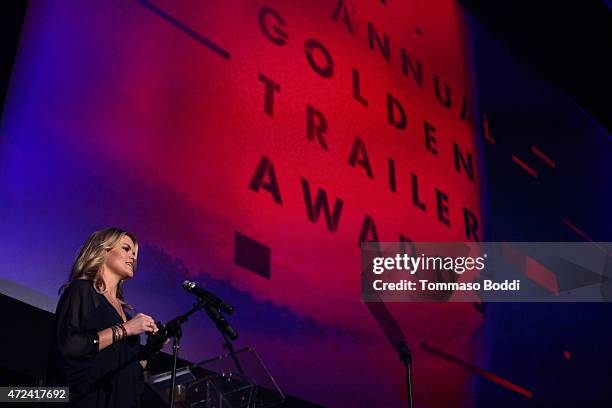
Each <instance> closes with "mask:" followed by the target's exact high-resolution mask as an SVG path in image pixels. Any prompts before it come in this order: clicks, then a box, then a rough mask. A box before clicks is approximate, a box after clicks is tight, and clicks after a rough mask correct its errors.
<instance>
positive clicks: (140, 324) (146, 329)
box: [123, 313, 159, 336]
mask: <svg viewBox="0 0 612 408" xmlns="http://www.w3.org/2000/svg"><path fill="white" fill-rule="evenodd" d="M123 327H125V330H126V331H127V335H128V336H136V335H138V334H140V333H153V334H155V333H157V330H159V329H158V328H157V325H156V324H155V321H154V320H153V318H152V317H151V316H147V315H146V314H144V313H138V314H137V315H136V316H134V317H132V318H131V319H130V320H128V321H127V322H125V323H124V324H123Z"/></svg>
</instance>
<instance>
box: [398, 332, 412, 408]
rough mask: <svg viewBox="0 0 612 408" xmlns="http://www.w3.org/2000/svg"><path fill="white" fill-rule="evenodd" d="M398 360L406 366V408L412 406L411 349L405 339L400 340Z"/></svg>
mask: <svg viewBox="0 0 612 408" xmlns="http://www.w3.org/2000/svg"><path fill="white" fill-rule="evenodd" d="M398 348H399V355H400V361H401V362H402V363H404V365H405V366H406V389H407V391H408V408H412V373H411V371H412V351H411V350H410V347H408V344H407V343H406V341H404V340H402V341H400V343H399V345H398Z"/></svg>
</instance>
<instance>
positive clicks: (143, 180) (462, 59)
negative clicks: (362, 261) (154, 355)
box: [0, 0, 612, 407]
mask: <svg viewBox="0 0 612 408" xmlns="http://www.w3.org/2000/svg"><path fill="white" fill-rule="evenodd" d="M463 3H464V4H463V5H464V6H465V7H466V8H467V9H468V10H469V13H466V11H465V10H464V9H463V8H462V6H460V5H458V4H457V3H456V2H454V1H450V0H436V1H409V2H399V1H393V0H388V1H323V0H321V1H311V2H284V1H265V2H264V1H239V2H234V3H231V4H229V3H228V2H223V1H208V2H198V1H183V2H172V1H164V0H159V1H155V2H149V1H146V0H140V1H113V2H95V1H86V2H79V3H78V4H74V2H65V1H56V2H30V3H29V5H28V7H27V10H26V8H25V7H22V8H20V9H19V8H18V10H16V15H15V17H12V18H10V20H11V21H13V22H15V21H23V27H21V30H19V27H18V26H19V24H17V26H16V27H15V28H14V29H13V30H12V32H13V33H15V32H17V33H19V32H20V33H21V35H20V37H19V34H17V35H16V36H14V38H11V37H6V38H7V43H8V44H7V45H8V46H9V47H5V49H6V50H8V51H7V53H8V54H9V55H6V56H5V60H6V61H7V62H10V64H8V66H7V69H6V72H7V73H8V72H11V76H10V81H8V74H7V75H6V78H7V80H6V81H5V82H6V84H7V85H8V91H7V94H6V99H5V103H4V111H3V116H2V125H1V126H2V127H1V133H0V138H1V139H0V166H1V167H0V197H1V198H2V206H1V207H0V229H1V230H0V231H1V232H2V234H1V236H2V238H1V240H2V242H1V244H0V257H1V259H2V262H1V263H0V270H1V281H0V282H1V283H2V285H1V286H2V290H3V292H5V293H7V294H8V295H10V296H12V297H16V298H18V299H21V300H24V301H26V302H27V303H30V304H33V305H34V306H37V307H39V308H42V309H45V310H49V311H52V310H54V307H55V303H56V301H57V289H58V287H59V286H60V285H61V284H62V283H63V282H64V281H65V279H66V278H67V275H68V270H69V267H70V264H71V261H72V259H73V257H74V256H75V255H76V251H77V250H78V247H79V245H80V243H82V241H83V240H84V239H85V238H86V237H87V236H88V235H89V234H90V233H91V232H92V231H93V230H96V229H100V228H103V227H106V226H108V225H119V226H122V227H124V228H126V229H128V230H130V231H132V232H133V233H134V234H135V235H136V236H137V237H138V238H139V240H140V241H141V247H140V251H139V264H138V271H137V273H136V277H135V278H134V280H133V281H132V282H129V283H128V284H127V285H126V287H127V289H126V292H127V296H128V301H129V302H130V303H131V304H133V305H134V306H135V307H136V310H137V311H142V312H145V313H148V314H151V315H153V316H155V317H156V318H157V319H159V320H162V321H165V320H169V319H170V318H172V317H174V316H175V315H178V314H179V313H181V312H183V311H184V310H186V309H187V308H188V307H189V306H190V305H191V303H192V302H193V299H192V298H191V297H190V296H189V295H188V294H186V293H185V292H184V291H183V290H182V289H181V288H180V283H181V282H182V281H183V280H184V279H186V278H188V279H192V280H195V281H197V282H198V283H200V284H202V285H203V286H205V287H206V288H207V289H209V290H211V291H214V292H215V293H217V294H219V295H220V296H221V297H223V298H224V299H227V300H228V301H229V302H230V303H232V304H233V305H234V307H235V308H236V310H237V312H236V314H235V315H234V316H232V318H231V321H232V324H233V326H234V327H235V328H236V329H237V330H238V331H239V332H240V338H239V340H238V341H237V344H236V345H237V346H238V347H240V346H244V345H250V346H253V347H255V349H256V350H258V352H259V354H260V355H261V357H262V358H263V360H264V361H265V363H266V364H267V366H268V368H269V370H270V372H271V373H272V375H273V376H274V377H275V378H276V380H277V382H278V383H279V385H280V387H281V388H282V389H283V390H284V391H286V392H288V393H290V394H292V395H296V396H298V397H300V398H303V399H306V400H310V401H313V402H316V403H319V404H322V405H325V406H402V404H405V399H406V393H405V388H404V387H405V382H404V372H403V366H402V365H401V363H399V361H398V356H397V353H396V351H395V350H394V347H393V345H392V344H391V343H390V342H389V341H388V339H387V338H386V337H385V334H384V333H383V330H381V327H380V325H379V324H378V323H377V321H376V320H375V318H374V317H373V315H372V314H371V313H370V310H373V309H371V308H368V307H367V305H365V304H363V303H362V302H361V301H360V298H359V289H360V280H359V243H360V242H363V241H409V240H413V241H473V240H489V241H582V240H587V241H591V240H593V241H609V240H610V239H609V237H610V225H612V224H611V223H610V221H611V219H610V218H611V216H610V211H609V208H610V207H611V204H612V202H611V201H612V199H611V198H612V197H611V195H612V193H611V192H610V189H609V181H608V180H609V177H610V175H611V174H612V171H611V170H612V168H611V167H612V164H610V159H611V158H612V151H611V150H612V149H611V147H610V136H609V134H608V132H607V131H606V129H605V128H604V127H603V126H602V125H600V124H598V121H596V120H595V119H593V118H592V116H591V115H589V114H588V113H587V112H586V111H585V110H584V109H583V108H581V107H580V105H578V104H577V103H576V102H575V99H576V98H577V99H579V100H580V101H581V102H582V105H583V106H590V105H589V103H594V104H595V105H597V102H592V99H591V100H589V99H588V95H587V96H585V95H580V96H579V97H576V96H575V94H574V96H573V97H570V96H568V94H567V93H566V91H565V90H563V89H561V87H560V86H559V85H558V83H561V84H562V85H563V82H562V81H559V80H558V79H557V76H555V75H553V74H550V73H549V72H548V71H546V70H545V69H542V67H541V66H539V65H537V64H535V65H532V64H531V61H533V59H531V58H527V57H528V56H529V55H527V57H525V56H524V55H521V54H520V53H517V52H516V49H517V48H516V44H514V43H512V42H508V41H506V37H504V35H500V34H499V33H495V30H494V28H495V27H497V26H496V25H495V24H494V23H493V26H491V20H490V19H489V18H488V17H487V16H489V17H490V14H489V15H486V13H485V14H484V15H482V14H479V13H480V12H482V11H483V10H485V11H486V8H483V7H482V6H479V5H478V4H477V3H478V2H463ZM24 4H25V3H24ZM525 7H527V6H525ZM605 10H608V9H607V8H605ZM608 11H609V10H608ZM20 13H21V16H25V17H21V18H20ZM470 13H471V14H470ZM474 16H476V17H474ZM557 20H558V18H557ZM493 21H494V20H493ZM483 23H486V24H487V26H488V27H486V28H485V27H484V26H483ZM518 23H519V22H517V24H518ZM543 24H544V25H545V24H546V23H543ZM551 24H552V23H551ZM491 31H493V33H494V34H495V35H496V36H494V35H492V34H491ZM17 38H19V42H18V43H17V41H16V39H17ZM500 38H501V39H502V41H503V42H502V41H500ZM17 44H18V46H17ZM508 44H509V45H508ZM587 46H588V45H587ZM10 47H12V48H10ZM519 48H520V47H519ZM11 49H13V50H16V51H13V52H12V53H11ZM523 49H524V48H523ZM13 57H14V60H13ZM11 66H12V70H11ZM583 74H584V75H588V70H585V71H584V72H583ZM555 82H556V83H557V84H556V83H555ZM564 88H565V89H567V87H564ZM593 89H595V88H593ZM585 98H586V100H589V101H591V102H587V103H585V102H584V100H585ZM594 111H596V112H598V113H597V114H595V116H596V117H597V118H598V120H599V123H601V119H600V118H601V117H602V115H601V113H599V111H598V110H597V109H595V110H594ZM445 206H447V207H448V212H447V213H445V212H444V211H443V208H444V207H445ZM387 308H388V310H389V312H390V313H391V315H392V316H393V319H394V320H395V321H397V323H398V324H399V327H401V329H402V330H403V332H404V334H405V336H406V338H407V340H408V343H409V344H410V345H411V346H412V348H413V351H414V361H415V365H414V388H415V401H416V406H423V407H438V406H445V407H447V406H448V407H450V406H474V405H478V406H483V407H485V406H490V405H491V404H492V403H493V402H495V404H496V405H502V406H551V405H554V406H568V407H569V406H575V405H576V404H577V403H578V402H588V405H591V406H605V405H606V402H607V397H608V395H607V392H608V390H607V386H606V384H610V380H612V378H611V375H612V374H611V372H610V369H609V367H610V366H612V347H611V346H610V344H612V343H611V342H610V340H612V339H610V337H612V335H611V333H610V330H609V328H608V327H609V322H610V317H609V316H610V312H611V310H610V307H609V306H608V304H588V305H587V304H571V305H565V304H563V305H538V304H516V305H513V304H486V305H482V304H478V303H476V304H472V303H461V304H388V305H387ZM220 343H221V339H220V338H219V335H218V333H216V330H215V329H214V328H213V327H212V325H211V324H210V323H209V322H208V321H207V320H206V318H205V317H203V316H200V317H197V318H194V319H193V320H192V321H190V322H189V324H188V325H187V326H186V327H185V338H184V347H183V349H182V356H183V357H184V358H186V359H189V360H191V361H199V360H203V359H205V358H208V357H211V356H214V355H216V354H219V353H221V352H222V350H221V348H220ZM3 361H5V360H3ZM8 369H10V370H11V371H19V369H18V368H15V367H8ZM26 374H27V373H26ZM492 374H494V376H493V375H492ZM504 404H505V405H504Z"/></svg>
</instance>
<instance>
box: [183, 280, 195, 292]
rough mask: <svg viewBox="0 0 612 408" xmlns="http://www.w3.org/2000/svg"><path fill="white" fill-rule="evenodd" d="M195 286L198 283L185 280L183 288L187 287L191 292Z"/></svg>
mask: <svg viewBox="0 0 612 408" xmlns="http://www.w3.org/2000/svg"><path fill="white" fill-rule="evenodd" d="M195 286H196V284H195V283H194V282H192V281H188V280H186V281H185V282H183V288H185V290H186V291H187V292H191V290H192V289H193V288H195Z"/></svg>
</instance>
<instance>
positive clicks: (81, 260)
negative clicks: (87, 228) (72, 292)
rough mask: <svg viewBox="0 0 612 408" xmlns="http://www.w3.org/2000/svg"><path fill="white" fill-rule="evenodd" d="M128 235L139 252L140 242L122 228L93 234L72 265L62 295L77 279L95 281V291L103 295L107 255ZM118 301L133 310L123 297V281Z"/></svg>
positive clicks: (118, 291)
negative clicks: (103, 270)
mask: <svg viewBox="0 0 612 408" xmlns="http://www.w3.org/2000/svg"><path fill="white" fill-rule="evenodd" d="M126 235H127V236H128V237H130V238H131V240H132V241H133V242H134V251H138V241H136V238H135V237H134V235H132V234H131V233H129V232H127V231H125V230H123V229H121V228H116V227H110V228H105V229H103V230H100V231H96V232H94V233H93V234H91V236H90V237H89V238H88V239H87V241H85V243H84V244H83V246H82V247H81V249H80V250H79V255H78V256H77V258H76V260H75V261H74V264H73V265H72V270H71V271H70V276H69V278H68V282H66V283H65V284H64V285H63V286H62V287H61V288H60V293H61V292H62V291H63V290H64V289H65V288H66V287H67V286H68V285H70V283H72V282H73V281H74V280H76V279H88V280H91V281H93V284H94V290H95V291H96V292H98V293H103V292H104V291H105V290H106V284H105V283H104V279H102V276H101V270H102V265H103V264H104V261H105V260H106V254H107V252H108V251H109V250H111V249H112V248H114V247H115V246H116V245H117V243H118V242H119V241H120V240H121V238H123V237H124V236H126ZM136 264H137V261H134V271H135V270H136ZM117 299H118V300H119V302H120V303H121V304H122V305H123V306H124V307H127V308H130V309H131V306H130V305H128V304H127V303H126V302H125V298H124V296H123V281H120V282H119V285H118V286H117Z"/></svg>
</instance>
